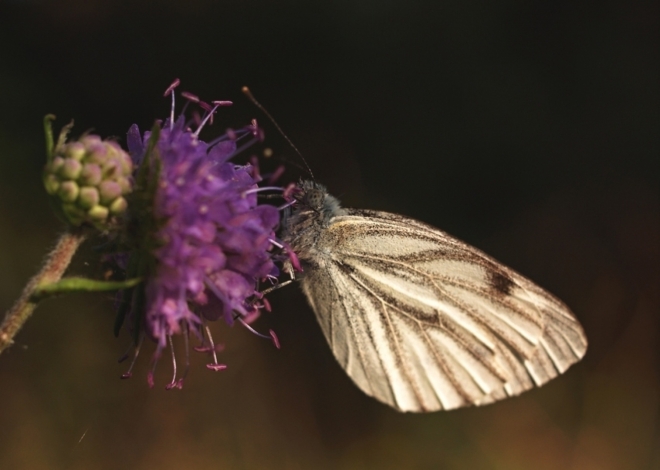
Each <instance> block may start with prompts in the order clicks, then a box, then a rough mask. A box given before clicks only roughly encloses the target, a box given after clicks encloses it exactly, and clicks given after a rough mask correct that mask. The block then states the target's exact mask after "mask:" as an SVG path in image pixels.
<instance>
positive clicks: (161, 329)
mask: <svg viewBox="0 0 660 470" xmlns="http://www.w3.org/2000/svg"><path fill="white" fill-rule="evenodd" d="M178 84H179V83H178V80H177V81H175V82H174V83H173V84H172V85H171V86H170V87H169V88H168V90H167V92H166V95H171V96H172V109H171V112H170V117H169V119H167V120H165V121H164V122H162V123H157V125H156V126H155V127H154V128H153V129H152V130H150V131H147V132H144V133H141V132H140V131H139V129H138V127H137V126H136V125H133V126H132V127H131V128H130V129H129V131H128V136H127V143H128V149H129V153H130V155H131V157H132V159H133V162H134V164H135V166H136V170H135V172H134V175H133V177H134V180H135V190H134V192H133V194H132V196H131V198H130V200H129V205H128V209H127V210H128V211H129V220H130V221H129V223H128V224H127V227H128V229H127V231H126V234H125V238H126V240H127V242H126V245H127V246H128V247H129V248H130V253H129V259H128V261H127V262H126V267H127V268H126V271H127V272H126V275H127V277H130V278H132V277H142V278H143V279H145V282H144V283H143V284H142V285H141V286H139V287H136V288H135V289H133V290H131V291H126V292H125V293H124V294H123V297H122V298H121V299H120V300H119V302H118V304H119V305H120V310H119V317H118V322H117V325H118V326H117V327H119V326H121V325H124V326H125V327H127V328H128V329H129V330H130V331H131V333H132V335H133V337H134V338H135V340H136V341H138V342H141V339H140V338H144V337H145V336H146V337H148V338H151V339H152V340H154V341H155V342H156V344H157V346H156V352H155V353H154V356H153V360H152V364H153V367H152V369H151V371H150V372H149V373H148V375H147V381H148V383H149V385H150V386H153V383H154V374H155V372H154V371H155V366H156V364H157V363H158V361H159V359H160V358H161V356H162V353H163V351H164V350H165V349H166V348H168V347H169V349H170V351H171V354H172V365H173V369H174V373H173V378H172V380H171V382H170V384H169V385H168V386H167V388H168V389H172V388H181V387H182V384H183V378H184V377H185V374H186V372H184V373H183V374H182V377H180V378H177V361H176V357H175V354H174V345H173V342H172V338H173V337H174V336H175V335H181V336H183V338H184V340H185V343H186V367H185V370H186V371H187V368H188V350H189V347H188V337H189V336H190V335H192V336H194V337H196V338H197V339H198V340H199V341H201V345H200V346H195V347H193V350H195V351H200V352H204V353H206V354H209V355H211V356H212V359H213V362H212V363H210V364H207V368H209V369H211V370H215V371H218V370H223V369H225V368H226V367H227V366H226V365H225V364H221V363H219V362H218V359H217V353H218V352H219V351H221V350H222V346H221V345H219V344H217V343H215V342H214V341H213V338H212V336H211V331H210V329H209V327H208V322H211V321H214V320H218V319H220V318H222V319H224V320H225V321H226V322H227V323H228V324H230V325H231V324H233V323H234V322H235V320H239V323H240V324H242V325H244V326H245V327H246V328H248V329H249V330H250V331H252V332H254V333H255V334H257V335H259V336H262V337H265V338H268V339H270V340H271V341H272V342H273V344H275V345H276V346H277V347H278V348H279V340H278V339H277V336H276V335H275V333H274V332H272V330H271V331H270V334H269V335H267V336H266V335H261V334H260V333H257V332H256V331H255V330H254V329H253V328H252V327H250V326H249V323H251V322H252V321H254V320H255V319H256V318H257V317H258V316H259V315H260V311H261V310H263V309H266V310H267V311H270V304H269V303H268V302H267V301H265V299H261V301H258V299H260V298H261V297H262V296H260V294H259V292H258V291H259V284H260V283H261V282H264V281H266V280H272V279H276V278H277V276H278V275H279V274H280V269H279V268H278V265H281V264H282V263H283V262H284V261H285V260H286V259H287V257H290V256H292V255H291V254H290V253H286V251H287V250H286V248H285V247H284V245H283V244H282V243H281V242H280V241H278V239H277V238H276V235H275V230H276V229H277V227H278V225H279V223H280V210H279V209H278V208H277V207H276V206H273V205H270V204H260V203H259V200H258V194H257V193H258V192H259V189H258V188H259V186H258V184H259V183H260V182H261V176H260V174H259V171H258V169H257V168H255V164H256V162H253V163H252V164H246V165H239V164H236V163H233V162H232V161H231V159H232V158H233V157H234V156H236V155H237V154H239V153H240V152H241V151H242V150H244V149H246V148H248V147H250V146H252V145H253V144H255V143H257V142H259V141H261V140H262V139H263V132H262V131H261V129H260V128H259V127H258V126H257V124H256V121H254V120H253V121H252V122H251V123H250V124H249V125H247V126H245V127H243V128H240V129H229V130H227V132H226V133H225V134H223V135H222V136H220V137H217V138H216V139H214V140H212V141H210V142H205V141H203V140H201V139H200V137H199V134H200V131H201V130H202V128H203V127H205V126H207V125H210V124H211V123H212V116H213V115H214V114H215V113H216V111H217V109H218V108H219V107H225V106H229V105H231V102H230V101H226V100H223V101H211V102H210V103H211V104H209V103H207V102H205V101H202V100H201V99H200V98H199V97H198V96H196V95H193V94H192V93H187V92H184V93H182V94H181V96H183V97H184V98H185V99H186V100H187V101H188V102H190V103H193V104H194V105H196V106H199V107H200V108H201V110H202V111H203V114H202V115H200V119H199V121H198V122H199V124H198V126H197V127H196V128H191V122H190V121H187V120H186V118H185V117H184V116H179V117H176V118H175V112H174V109H175V100H174V93H175V88H176V87H177V86H178ZM60 165H61V163H60ZM67 171H72V172H74V173H75V172H76V171H77V170H76V169H75V168H71V169H69V170H67ZM88 172H89V173H90V174H91V170H89V171H88ZM268 190H278V191H280V192H282V191H283V190H284V189H283V188H278V187H268ZM67 191H70V192H73V189H68V190H67ZM113 191H114V192H113ZM116 192H117V188H115V187H108V188H105V192H104V193H100V195H99V197H100V198H101V199H103V197H104V195H105V197H106V198H107V197H110V196H112V195H113V194H115V193H116ZM85 201H86V204H87V205H89V204H90V203H91V202H93V199H92V196H90V195H87V194H86V196H85ZM90 201H91V202H90ZM292 259H295V257H294V258H292ZM295 264H296V263H294V265H295ZM271 289H272V288H271ZM136 356H137V354H136ZM133 362H135V361H133ZM132 367H133V366H132V365H131V369H130V370H129V371H128V372H127V373H126V374H125V375H124V376H123V377H124V378H127V377H129V376H130V375H131V370H132Z"/></svg>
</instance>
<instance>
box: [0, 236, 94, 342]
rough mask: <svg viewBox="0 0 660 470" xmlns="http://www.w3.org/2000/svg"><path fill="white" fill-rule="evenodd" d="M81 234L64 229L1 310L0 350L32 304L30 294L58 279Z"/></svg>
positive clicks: (28, 314)
mask: <svg viewBox="0 0 660 470" xmlns="http://www.w3.org/2000/svg"><path fill="white" fill-rule="evenodd" d="M85 237H86V236H85V234H84V233H83V232H82V231H80V230H78V231H73V232H66V233H64V234H63V235H62V236H61V237H60V239H59V240H58V241H57V245H56V246H55V248H54V249H53V251H51V252H50V254H49V255H48V256H47V258H46V261H45V263H44V265H43V267H42V268H41V271H39V272H38V273H37V274H36V275H35V276H34V277H33V278H32V279H30V282H28V284H27V285H26V286H25V289H23V293H22V294H21V296H20V298H19V299H18V300H17V301H16V303H15V304H14V306H13V307H12V308H11V309H10V310H9V311H7V313H6V314H5V319H4V320H3V322H2V325H1V326H0V353H2V351H4V350H5V349H7V348H8V347H9V346H11V344H12V343H13V342H14V341H13V340H14V336H16V333H18V331H19V330H20V329H21V327H22V326H23V324H24V323H25V322H26V321H27V319H28V318H30V315H32V312H33V311H34V309H35V308H36V306H37V303H38V301H39V300H37V299H35V298H34V293H35V292H36V291H37V290H38V289H39V288H41V287H42V286H44V285H47V284H51V283H53V282H56V281H59V280H60V278H61V277H62V274H64V271H66V268H67V267H68V266H69V263H71V258H73V255H74V254H75V252H76V250H77V249H78V247H79V246H80V244H81V243H82V242H83V241H84V240H85Z"/></svg>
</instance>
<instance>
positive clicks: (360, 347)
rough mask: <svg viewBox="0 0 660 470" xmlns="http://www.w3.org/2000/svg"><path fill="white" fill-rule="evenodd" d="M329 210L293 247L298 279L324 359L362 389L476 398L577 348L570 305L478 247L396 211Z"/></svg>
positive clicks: (433, 406) (426, 402) (429, 406)
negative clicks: (322, 339)
mask: <svg viewBox="0 0 660 470" xmlns="http://www.w3.org/2000/svg"><path fill="white" fill-rule="evenodd" d="M336 214H338V215H335V216H328V217H327V218H326V219H325V223H324V224H323V227H322V228H321V227H318V228H317V229H316V231H315V232H314V237H313V242H314V246H313V248H311V249H307V248H306V249H305V250H303V258H304V257H305V256H304V255H308V257H309V258H310V259H309V261H310V262H309V263H308V265H307V266H306V270H305V272H304V273H303V274H304V275H303V276H302V280H301V282H302V287H303V291H304V292H305V294H306V295H307V298H308V299H309V301H310V304H311V305H312V308H313V309H314V311H315V313H316V316H317V318H318V320H319V322H320V324H321V327H322V329H323V332H324V333H325V336H326V338H327V340H328V343H329V344H330V347H331V348H332V350H333V352H334V354H335V356H336V358H337V359H338V361H339V363H340V364H341V365H342V367H344V369H345V370H346V372H347V373H348V374H349V376H350V377H351V378H352V379H353V380H354V381H355V383H356V384H357V385H358V386H359V387H360V388H361V389H362V390H363V391H364V392H365V393H367V394H368V395H371V396H373V397H375V398H377V399H378V400H380V401H382V402H384V403H387V404H389V405H391V406H393V407H395V408H397V409H399V410H402V411H433V410H439V409H452V408H458V407H461V406H467V405H481V404H485V403H491V402H493V401H496V400H500V399H503V398H506V397H507V396H513V395H517V394H519V393H521V392H523V391H525V390H528V389H530V388H531V387H533V386H534V385H537V386H539V385H542V384H544V383H545V382H547V381H548V380H550V379H552V378H553V377H555V376H557V375H558V374H560V373H562V372H564V371H565V370H566V369H567V368H568V367H569V366H570V365H571V364H573V363H574V362H576V361H578V360H579V359H580V358H581V357H582V356H583V355H584V353H585V351H586V345H587V342H586V338H585V335H584V333H583V331H582V328H581V326H580V325H579V323H578V322H577V320H576V319H575V318H574V316H573V314H572V313H571V312H570V310H569V309H568V308H567V307H566V306H565V305H564V304H563V303H562V302H561V301H559V300H558V299H556V298H555V297H554V296H552V295H551V294H549V293H547V292H546V291H544V290H543V289H541V288H539V287H538V286H536V285H535V284H533V283H532V282H531V281H529V280H527V279H525V278H524V277H522V276H520V275H519V274H517V273H516V272H514V271H512V270H511V269H509V268H507V267H505V266H503V265H501V264H500V263H498V262H497V261H495V260H493V259H492V258H490V257H488V256H487V255H485V254H483V253H482V252H480V251H479V250H477V249H475V248H473V247H471V246H469V245H467V244H465V243H463V242H461V241H459V240H457V239H455V238H453V237H451V236H449V235H447V234H446V233H444V232H442V231H440V230H437V229H435V228H433V227H430V226H428V225H426V224H423V223H421V222H418V221H415V220H412V219H409V218H406V217H402V216H399V215H394V214H388V213H384V212H374V211H356V210H341V211H336ZM326 215H328V214H326ZM291 243H292V245H293V246H294V248H295V246H296V239H295V238H294V239H293V240H292V242H291Z"/></svg>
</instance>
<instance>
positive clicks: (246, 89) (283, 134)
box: [241, 86, 315, 180]
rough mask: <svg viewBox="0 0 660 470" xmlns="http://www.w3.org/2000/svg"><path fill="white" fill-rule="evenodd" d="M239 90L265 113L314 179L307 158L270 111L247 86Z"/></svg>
mask: <svg viewBox="0 0 660 470" xmlns="http://www.w3.org/2000/svg"><path fill="white" fill-rule="evenodd" d="M241 91H242V92H243V94H244V95H245V96H247V97H248V99H249V100H250V101H252V104H254V105H255V106H256V107H257V108H259V109H260V110H261V111H262V112H263V113H264V114H265V115H266V117H267V118H268V119H270V122H272V123H273V125H274V126H275V128H276V129H277V130H278V131H279V133H280V134H282V137H284V138H285V139H286V141H287V142H288V143H289V145H290V146H291V148H292V149H293V150H295V151H296V153H297V154H298V155H299V156H300V158H301V159H302V161H303V163H305V166H306V167H307V171H308V172H309V175H310V176H311V177H312V179H313V180H315V178H314V173H313V172H312V169H311V168H310V167H309V165H308V164H307V160H305V157H303V154H302V153H300V150H298V147H296V146H295V145H293V142H291V139H289V137H288V136H287V135H286V134H285V133H284V131H283V130H282V128H281V127H280V125H279V124H278V123H277V121H275V119H274V118H273V116H271V115H270V113H269V112H268V110H266V108H264V107H263V106H262V105H261V103H259V102H258V101H257V99H256V98H255V97H254V95H253V94H252V92H251V91H250V89H249V88H248V87H246V86H244V87H243V88H242V89H241Z"/></svg>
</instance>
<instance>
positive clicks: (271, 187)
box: [242, 186, 284, 197]
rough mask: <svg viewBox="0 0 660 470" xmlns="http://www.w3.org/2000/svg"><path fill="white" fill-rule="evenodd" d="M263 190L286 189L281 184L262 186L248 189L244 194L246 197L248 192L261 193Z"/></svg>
mask: <svg viewBox="0 0 660 470" xmlns="http://www.w3.org/2000/svg"><path fill="white" fill-rule="evenodd" d="M262 191H284V189H283V188H280V187H279V186H261V187H260V188H253V189H248V190H247V191H245V192H244V193H243V194H242V196H243V197H245V196H247V195H248V194H254V193H260V192H262Z"/></svg>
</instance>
